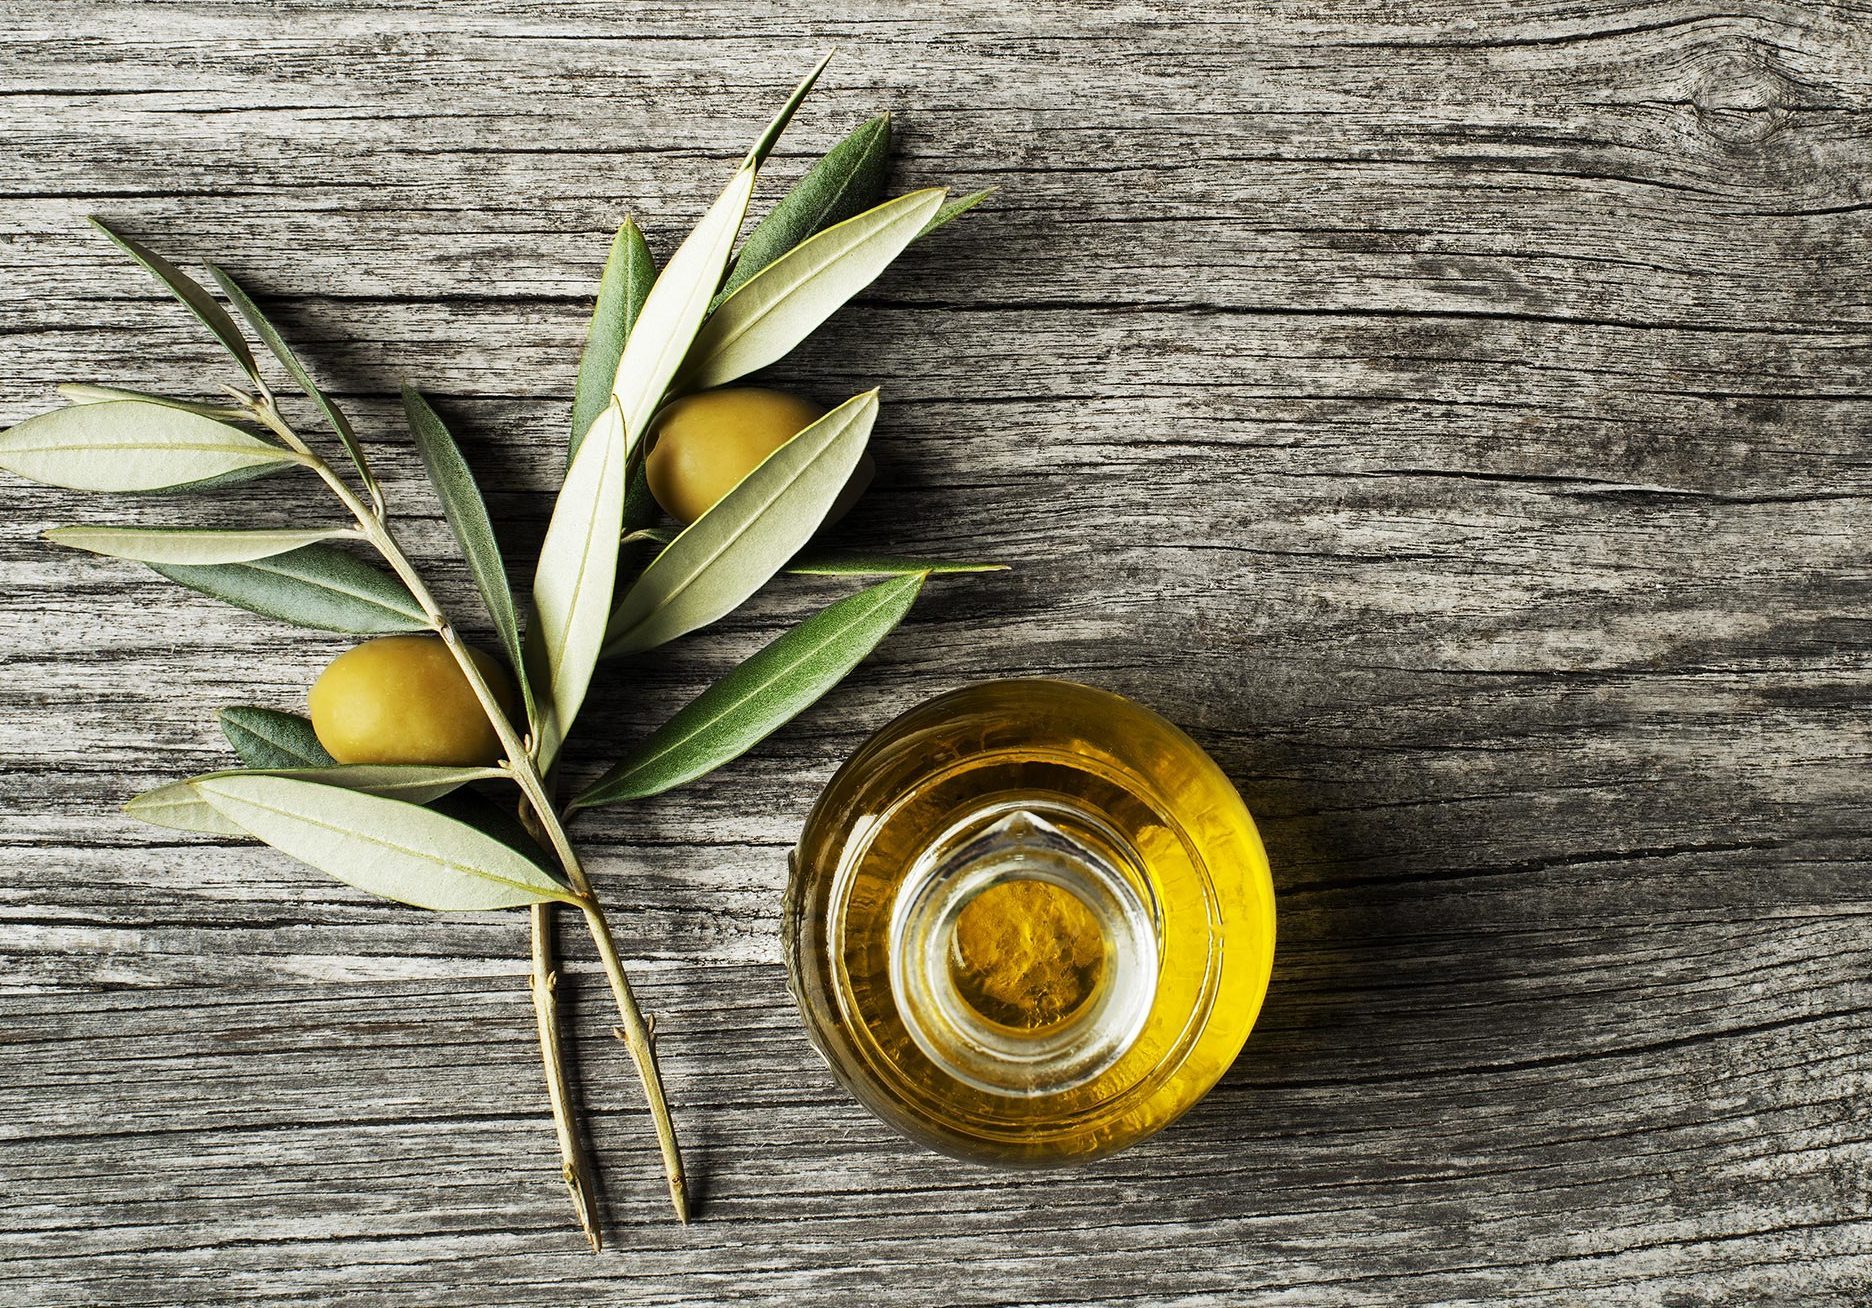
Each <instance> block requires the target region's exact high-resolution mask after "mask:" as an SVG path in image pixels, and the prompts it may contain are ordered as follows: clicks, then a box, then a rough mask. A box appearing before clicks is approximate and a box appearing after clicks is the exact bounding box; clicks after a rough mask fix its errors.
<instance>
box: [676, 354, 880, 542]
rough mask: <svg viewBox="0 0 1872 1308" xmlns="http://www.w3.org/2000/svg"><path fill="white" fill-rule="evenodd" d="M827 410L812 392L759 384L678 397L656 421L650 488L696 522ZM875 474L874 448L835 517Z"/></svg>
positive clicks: (842, 497)
mask: <svg viewBox="0 0 1872 1308" xmlns="http://www.w3.org/2000/svg"><path fill="white" fill-rule="evenodd" d="M824 416H825V410H824V409H822V408H820V407H819V406H818V405H816V404H814V403H812V402H811V401H809V400H802V399H800V398H799V397H798V396H795V395H788V394H787V393H786V392H784V391H770V390H764V389H762V388H760V387H758V386H726V387H723V388H721V389H720V390H713V391H699V392H697V393H696V394H694V395H685V396H683V397H682V398H681V399H678V400H672V401H671V402H670V403H669V404H667V405H665V406H664V407H663V410H662V411H661V412H660V413H658V414H657V416H656V421H655V423H654V424H653V425H652V427H651V433H650V435H651V442H652V443H651V446H650V455H649V458H648V459H646V460H645V463H644V472H645V475H646V476H647V477H648V479H649V482H650V493H651V494H652V495H653V496H655V497H656V502H657V503H658V504H659V505H661V506H662V508H663V511H664V512H665V513H667V514H669V515H670V517H672V518H674V519H676V521H678V522H680V523H683V524H685V525H687V524H688V523H691V522H694V521H695V520H696V519H697V518H699V517H701V516H702V515H703V514H704V513H707V512H708V511H709V510H710V509H712V508H713V507H715V504H716V501H718V500H720V499H721V497H722V496H724V495H726V494H727V493H728V492H729V491H731V490H733V489H734V488H735V486H736V485H737V484H738V483H739V482H740V480H741V479H742V478H743V477H745V476H747V475H748V474H749V473H750V472H752V471H754V469H755V467H756V466H758V465H759V464H760V462H761V461H762V460H763V459H765V458H766V457H767V456H768V455H769V454H772V453H773V452H774V451H775V450H777V449H779V448H780V447H781V446H782V445H784V444H786V443H787V441H789V440H791V439H792V438H793V437H794V436H795V435H797V434H798V433H799V432H800V430H801V429H803V428H805V427H807V426H809V425H810V424H812V423H814V422H816V421H818V420H819V419H820V418H822V417H824ZM870 477H871V471H870V459H869V456H867V457H866V458H865V460H864V461H863V462H862V463H861V464H860V465H859V467H858V469H857V470H856V471H855V472H854V473H853V474H852V480H851V483H850V484H849V485H847V486H846V488H845V490H844V492H843V493H842V494H841V495H840V496H839V501H838V503H837V504H836V505H835V506H834V507H833V510H832V512H831V514H830V515H828V517H829V518H836V517H838V516H839V515H840V514H842V513H843V512H844V511H845V510H846V509H847V508H849V507H850V506H851V502H852V501H853V500H855V499H857V497H858V493H859V492H860V491H862V490H863V489H864V487H865V484H866V483H867V482H869V481H870Z"/></svg>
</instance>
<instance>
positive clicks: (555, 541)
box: [528, 404, 626, 766]
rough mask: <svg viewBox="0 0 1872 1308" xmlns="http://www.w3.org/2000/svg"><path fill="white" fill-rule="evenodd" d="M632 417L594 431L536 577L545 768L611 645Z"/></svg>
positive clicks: (606, 420) (557, 509)
mask: <svg viewBox="0 0 1872 1308" xmlns="http://www.w3.org/2000/svg"><path fill="white" fill-rule="evenodd" d="M625 460H626V453H625V440H624V418H623V415H622V413H621V412H620V411H619V408H618V406H617V405H616V404H613V405H612V406H611V407H610V408H608V409H606V410H605V411H604V413H602V414H601V415H599V418H598V421H597V422H595V423H593V424H592V428H591V430H590V431H589V432H587V433H586V436H585V441H584V443H583V444H581V445H580V446H579V452H578V454H577V455H576V456H575V457H574V458H573V460H572V466H571V467H570V468H568V469H567V470H566V477H565V483H564V485H562V486H561V487H560V488H559V496H558V499H557V500H555V501H554V503H553V515H552V522H551V523H550V524H549V525H548V526H547V528H546V541H545V544H543V545H542V546H541V547H540V558H539V567H538V570H537V571H535V573H534V574H533V615H534V621H533V629H532V631H531V632H529V633H528V639H529V647H528V649H529V654H530V655H531V656H532V663H533V665H534V672H533V675H534V676H535V677H536V678H537V679H538V684H539V686H540V690H541V694H542V695H543V697H544V698H545V701H546V711H545V712H544V713H543V714H542V717H543V719H544V720H543V721H542V722H541V723H540V724H539V730H538V739H539V744H540V758H541V760H542V766H545V765H547V764H548V763H550V760H551V759H552V757H553V755H554V754H555V753H556V752H557V751H558V747H559V744H560V743H561V742H562V741H564V740H565V737H566V733H567V732H569V731H570V730H571V729H572V722H573V719H574V718H576V717H577V716H578V711H579V706H580V705H581V704H583V703H584V702H585V691H586V689H587V688H588V687H589V686H590V685H591V675H592V668H593V667H594V666H595V665H596V664H597V662H598V651H599V649H600V647H602V646H603V644H604V639H605V623H606V620H607V618H608V617H609V615H610V612H611V593H612V587H613V585H614V584H615V583H616V580H617V561H618V539H619V537H620V536H621V534H622V531H623V522H624V464H625Z"/></svg>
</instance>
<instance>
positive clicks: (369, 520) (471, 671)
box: [250, 394, 689, 1236]
mask: <svg viewBox="0 0 1872 1308" xmlns="http://www.w3.org/2000/svg"><path fill="white" fill-rule="evenodd" d="M250 407H251V409H252V411H253V413H254V416H255V417H256V418H257V419H258V420H259V421H260V422H261V423H262V424H264V425H265V426H266V427H267V429H268V430H270V431H272V432H273V433H274V434H275V435H277V436H278V437H279V438H280V439H281V440H282V441H284V442H285V443H286V445H287V446H288V448H290V449H292V450H293V451H294V452H296V453H298V454H300V455H303V456H304V457H305V458H306V459H307V460H309V464H308V466H310V467H311V468H312V470H313V471H314V472H316V473H317V474H318V475H319V477H320V478H321V479H322V480H323V481H324V482H325V483H326V485H328V486H329V487H331V489H332V493H333V494H335V495H336V496H337V497H338V499H339V501H340V502H341V503H343V504H344V506H345V508H346V509H347V510H349V511H350V513H351V515H352V517H354V518H356V519H357V523H358V527H359V529H360V530H361V531H362V532H363V534H364V538H365V539H366V540H368V541H369V542H370V544H371V546H372V547H373V548H374V549H375V550H376V551H377V553H378V554H379V555H381V556H382V558H383V560H384V562H385V563H387V564H389V565H390V569H391V571H393V572H395V573H396V574H397V576H398V577H399V578H400V579H401V580H402V582H403V584H404V586H405V587H407V588H408V590H409V592H410V596H411V598H413V599H414V600H415V601H416V603H417V604H418V605H419V606H420V607H421V608H422V611H423V614H424V616H425V617H427V618H428V620H429V625H430V627H431V628H432V629H433V630H434V631H435V633H436V635H438V636H439V637H441V639H442V643H443V644H444V645H445V646H446V647H447V648H448V651H449V653H450V654H451V655H453V656H454V659H455V662H456V664H457V665H458V666H459V667H460V668H461V671H462V676H463V677H464V678H465V679H466V680H467V682H468V686H469V688H470V689H471V690H473V692H474V695H475V698H476V699H477V700H478V701H480V704H481V708H482V711H483V712H485V713H486V714H487V718H488V722H489V724H490V725H491V726H492V727H493V728H494V732H495V735H496V736H497V737H499V739H500V744H501V749H502V750H503V751H504V752H505V754H506V758H505V759H504V760H503V761H502V763H501V768H502V770H503V771H505V772H506V773H507V774H508V775H509V776H511V777H512V778H513V780H514V781H515V783H516V784H517V785H518V786H519V787H520V791H521V794H522V795H524V796H525V798H526V802H527V804H528V806H529V807H530V808H531V809H532V811H533V819H534V822H535V824H536V825H537V829H538V831H539V832H540V833H541V834H543V835H544V836H545V837H546V840H547V843H548V844H550V845H551V846H552V850H553V854H554V856H555V857H556V858H557V859H558V860H559V864H560V866H561V867H562V868H563V869H564V871H565V878H566V883H567V884H568V885H569V886H570V887H571V889H572V893H573V894H574V895H575V896H576V897H577V899H578V904H579V908H580V909H581V910H582V911H583V913H584V914H585V923H586V926H587V928H588V929H589V930H590V931H591V935H592V940H593V943H594V944H596V945H597V948H598V957H599V959H600V961H601V962H602V963H603V965H604V970H605V976H606V978H607V979H608V980H609V982H610V984H611V994H612V997H613V999H614V1000H615V1001H616V1004H617V1008H618V1013H619V1015H620V1017H621V1018H622V1020H623V1025H622V1030H623V1031H624V1034H625V1041H624V1043H625V1047H626V1048H628V1049H629V1050H630V1053H631V1058H632V1061H634V1062H635V1063H636V1065H637V1076H638V1080H639V1081H641V1082H642V1084H643V1088H644V1098H645V1099H646V1101H647V1102H648V1104H649V1108H650V1117H651V1120H652V1122H653V1123H654V1124H655V1126H656V1133H657V1144H658V1146H659V1148H660V1150H661V1152H662V1155H663V1170H664V1173H665V1175H666V1177H667V1179H668V1181H669V1192H670V1203H671V1205H672V1206H673V1207H674V1208H675V1210H676V1217H677V1220H679V1221H683V1222H687V1221H688V1220H689V1200H688V1192H687V1188H686V1186H685V1183H684V1179H683V1166H682V1153H681V1150H680V1148H679V1146H678V1145H677V1142H676V1127H675V1123H674V1122H673V1121H672V1120H671V1119H670V1112H669V1105H668V1103H667V1102H666V1100H665V1098H664V1095H663V1078H662V1076H661V1074H660V1073H659V1071H658V1069H657V1062H656V1052H655V1050H654V1048H653V1047H652V1045H651V1040H650V1031H649V1026H648V1024H647V1023H646V1022H645V1020H644V1015H643V1010H642V1009H641V1008H640V1007H638V1004H637V997H636V994H635V993H634V992H633V991H632V989H631V984H630V978H629V977H627V976H626V975H625V974H624V965H623V962H622V960H621V959H620V958H619V957H618V952H617V944H616V942H615V941H614V940H613V939H612V936H611V927H610V923H609V922H608V921H607V920H606V919H605V914H604V909H603V908H602V907H601V906H600V904H599V902H598V897H597V895H596V894H595V893H594V892H593V890H592V886H591V881H590V879H589V878H588V877H587V876H586V875H585V868H584V865H583V864H582V863H581V862H580V861H579V856H578V854H577V852H576V851H575V850H574V849H573V848H572V842H571V840H570V838H569V837H568V836H567V835H566V830H565V825H564V823H563V822H561V821H560V818H559V814H558V811H557V809H556V808H555V807H554V806H553V803H552V799H551V797H550V796H549V795H548V793H547V790H546V783H545V780H544V778H543V777H541V775H540V772H539V768H538V766H537V765H536V764H535V762H534V759H533V757H532V756H531V755H530V754H529V753H528V752H527V750H526V747H525V745H524V743H523V742H522V741H521V739H520V737H519V735H518V734H517V733H516V732H515V731H514V728H513V724H512V723H511V722H509V721H508V720H507V715H506V714H505V713H504V712H502V711H501V707H500V704H499V702H498V701H497V700H496V699H495V698H494V692H493V690H492V689H491V688H490V687H489V686H488V684H487V680H486V678H484V677H483V676H482V675H481V669H480V668H478V667H477V666H475V662H474V660H473V659H471V658H470V657H469V656H468V647H467V646H466V645H464V644H463V643H462V639H461V636H460V634H459V633H458V632H457V631H456V630H455V627H454V624H453V623H452V622H450V621H449V618H448V615H447V614H446V613H444V612H443V610H442V607H441V605H440V604H438V603H437V602H436V599H435V596H434V595H433V594H432V593H431V592H430V590H429V587H428V586H427V585H426V584H425V583H424V582H423V579H422V576H421V575H420V574H419V573H418V572H417V571H416V568H415V565H414V564H412V563H411V562H410V560H409V557H408V555H406V554H404V552H403V549H402V547H401V546H400V545H398V544H397V541H396V537H395V536H394V535H393V534H392V533H391V531H390V527H389V525H388V523H386V522H385V520H384V517H383V515H382V514H380V513H378V512H375V511H374V510H373V509H372V507H371V506H369V505H367V504H365V503H364V501H363V500H361V499H359V498H358V496H357V494H356V492H354V491H353V490H352V489H351V488H350V486H348V485H346V484H345V482H344V480H343V479H342V478H340V477H339V476H338V475H337V473H336V472H334V471H333V470H332V468H331V465H330V464H328V463H326V462H325V460H323V459H322V458H320V457H319V456H318V455H317V454H315V453H314V452H313V451H312V450H311V449H310V447H308V446H307V445H306V443H305V441H304V440H302V439H301V438H300V437H299V435H298V433H296V432H295V431H293V429H292V428H291V427H290V426H289V425H288V424H287V422H286V420H285V419H284V417H282V416H281V414H280V412H279V409H278V407H277V406H276V405H275V404H274V403H273V402H272V399H271V396H270V395H266V394H263V395H262V396H261V397H260V398H259V399H258V400H257V401H255V402H254V403H253V404H252V405H251V406H250ZM540 939H541V933H540V932H539V931H538V930H537V928H536V930H535V932H534V943H535V964H534V965H535V968H536V969H537V967H538V966H539V961H538V956H537V954H538V948H537V947H538V942H539V940H540ZM542 993H544V994H546V995H548V996H549V995H550V993H551V992H550V988H548V989H547V990H546V991H545V992H542V991H540V990H539V989H538V988H536V989H535V991H534V994H535V1013H536V1015H539V1013H540V1007H541V1004H542V1002H544V1001H543V1000H542V999H541V995H542ZM546 1022H547V1018H546V1017H544V1016H542V1017H541V1023H542V1028H544V1026H545V1025H546ZM551 1027H552V1029H553V1030H554V1031H556V1030H557V1015H556V1011H555V1012H554V1014H553V1015H552V1018H551ZM542 1057H543V1058H544V1059H546V1060H547V1063H548V1072H547V1078H548V1083H549V1086H552V1085H553V1083H554V1078H555V1073H554V1071H553V1068H554V1067H556V1066H558V1063H557V1047H556V1046H555V1047H554V1049H553V1051H552V1052H547V1051H546V1050H544V1049H542ZM559 1075H560V1077H561V1080H562V1076H563V1074H562V1073H560V1074H559ZM556 1088H557V1087H555V1089H556ZM558 1102H559V1097H558V1096H557V1095H555V1097H554V1103H555V1114H556V1113H557V1111H558V1108H557V1105H558ZM562 1154H563V1148H562ZM568 1166H570V1163H568ZM575 1202H576V1201H575ZM582 1216H583V1214H581V1217H582ZM587 1234H588V1236H589V1235H590V1234H591V1232H590V1230H589V1228H588V1231H587Z"/></svg>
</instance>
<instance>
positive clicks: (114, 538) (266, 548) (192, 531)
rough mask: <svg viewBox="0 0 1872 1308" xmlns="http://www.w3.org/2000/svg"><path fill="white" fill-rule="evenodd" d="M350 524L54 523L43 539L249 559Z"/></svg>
mask: <svg viewBox="0 0 1872 1308" xmlns="http://www.w3.org/2000/svg"><path fill="white" fill-rule="evenodd" d="M356 534H357V533H356V531H355V530H353V529H352V528H350V527H304V528H298V527H260V528H254V529H252V530H246V531H241V530H223V529H221V528H217V527H54V528H52V529H51V530H50V531H48V532H46V533H45V538H46V539H47V540H49V541H51V542H52V543H53V544H54V545H63V546H65V547H66V548H68V549H74V550H89V551H90V552H91V553H93V554H107V555H109V556H110V557H111V558H114V559H134V560H136V561H137V562H139V563H246V562H249V561H251V560H253V559H265V558H271V557H272V556H273V555H275V554H284V553H286V552H287V551H288V550H296V549H299V548H301V547H303V546H306V545H311V544H314V543H316V542H318V541H322V540H334V539H337V538H338V537H341V536H355V535H356Z"/></svg>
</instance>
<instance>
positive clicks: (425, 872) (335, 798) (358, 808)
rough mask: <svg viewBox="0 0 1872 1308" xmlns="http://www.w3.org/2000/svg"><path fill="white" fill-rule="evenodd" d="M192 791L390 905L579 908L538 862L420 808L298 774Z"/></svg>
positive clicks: (210, 781) (218, 780) (211, 783)
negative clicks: (553, 903) (558, 904)
mask: <svg viewBox="0 0 1872 1308" xmlns="http://www.w3.org/2000/svg"><path fill="white" fill-rule="evenodd" d="M191 784H192V785H193V786H194V788H195V789H196V790H197V791H198V792H199V793H200V794H201V795H202V797H203V798H205V799H206V800H207V801H208V802H209V803H210V804H212V805H213V806H214V807H215V809H216V810H218V811H219V812H220V813H221V815H222V816H223V817H226V818H227V819H228V820H229V821H231V822H234V823H235V824H237V825H238V826H239V827H241V829H243V830H244V831H246V832H248V833H249V834H250V835H252V836H254V837H255V838H256V839H259V840H262V841H264V842H265V843H267V844H269V845H271V846H273V847H274V848H275V849H278V850H280V851H282V852H284V853H286V854H290V855H291V856H292V857H294V858H296V859H298V860H299V861H300V862H302V863H309V864H310V865H311V866H313V867H315V868H318V869H319V870H320V871H322V872H326V873H329V874H330V875H332V876H334V877H337V878H338V879H339V880H340V881H343V882H346V883H347V884H349V885H353V886H356V887H357V888H358V889H360V890H364V891H368V892H370V893H371V894H373V895H380V896H382V897H383V898H385V899H393V900H396V901H398V902H400V903H405V904H414V905H415V906H416V907H418V908H430V909H436V910H438V911H442V912H452V911H463V910H471V909H493V908H514V907H518V906H519V905H522V904H539V903H544V902H546V901H547V900H558V901H560V902H562V903H568V904H576V903H577V902H578V898H577V896H575V895H574V894H573V893H572V892H571V891H570V890H568V889H567V888H566V887H565V886H563V885H561V884H560V883H559V882H558V881H557V880H555V879H554V878H553V877H551V876H549V875H548V874H547V873H546V872H545V870H544V869H542V868H541V867H540V866H539V864H537V863H535V862H534V861H533V860H532V859H530V858H527V857H525V856H524V855H522V854H520V853H518V852H517V851H515V850H513V849H509V848H508V847H507V846H506V845H503V844H502V843H501V842H500V841H498V840H495V839H494V838H493V837H492V836H487V835H484V834H482V833H481V832H479V831H476V830H475V829H474V828H473V827H470V826H468V825H467V824H465V823H462V822H457V821H456V820H455V819H453V818H450V817H446V816H444V815H443V814H440V813H435V812H431V811H430V810H429V809H426V808H424V807H422V806H421V805H420V804H411V803H406V802H404V801H403V800H398V799H386V798H384V797H382V796H379V795H369V794H364V793H362V792H360V791H355V790H344V789H341V788H339V787H337V786H329V785H323V784H321V783H319V782H317V781H309V780H305V779H302V778H299V777H273V776H255V775H253V774H251V773H247V774H241V773H236V774H234V775H231V776H219V777H209V778H202V779H200V780H197V781H195V782H193V783H191Z"/></svg>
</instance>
